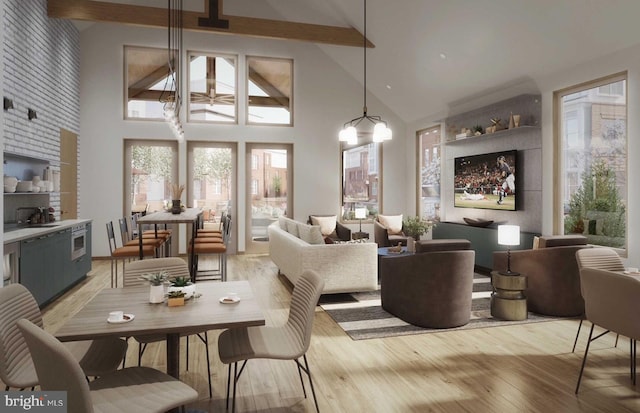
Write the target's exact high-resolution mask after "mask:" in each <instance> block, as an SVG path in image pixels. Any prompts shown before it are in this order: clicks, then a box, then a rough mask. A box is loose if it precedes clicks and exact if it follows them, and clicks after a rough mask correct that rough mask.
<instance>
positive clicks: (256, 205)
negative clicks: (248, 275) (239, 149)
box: [245, 143, 293, 253]
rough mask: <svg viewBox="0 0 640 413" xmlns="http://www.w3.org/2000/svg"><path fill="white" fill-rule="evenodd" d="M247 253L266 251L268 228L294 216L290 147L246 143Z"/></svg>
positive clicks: (291, 148)
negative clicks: (280, 219)
mask: <svg viewBox="0 0 640 413" xmlns="http://www.w3.org/2000/svg"><path fill="white" fill-rule="evenodd" d="M246 157H247V161H246V164H247V173H246V179H247V182H246V188H247V197H246V199H247V208H246V211H247V225H246V234H245V235H246V238H245V239H246V243H245V246H246V252H247V253H266V252H268V250H269V234H268V232H267V227H268V226H269V225H270V224H272V223H273V222H275V221H277V220H278V217H280V216H281V215H285V216H288V217H293V202H292V200H293V146H292V145H286V144H258V143H247V149H246Z"/></svg>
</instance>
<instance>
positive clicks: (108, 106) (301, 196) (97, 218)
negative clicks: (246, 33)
mask: <svg viewBox="0 0 640 413" xmlns="http://www.w3.org/2000/svg"><path fill="white" fill-rule="evenodd" d="M184 36H185V39H184V40H185V41H184V45H185V46H184V48H185V50H195V51H211V52H221V53H232V54H238V55H239V57H240V59H239V69H240V72H239V85H240V86H241V87H240V93H242V91H244V80H243V79H244V63H245V61H244V57H245V56H246V55H258V56H273V57H284V58H292V59H293V60H294V112H293V113H294V126H293V127H277V126H262V127H260V126H245V125H243V119H242V118H241V119H240V122H239V124H238V125H203V124H186V123H184V122H183V125H184V129H185V135H186V139H188V140H221V141H233V142H238V153H239V163H238V172H239V173H238V194H239V200H238V204H239V205H238V206H239V207H240V209H239V210H238V211H237V216H238V217H241V218H242V217H244V216H245V211H244V209H243V208H242V206H243V202H244V191H245V189H244V178H245V174H244V168H245V159H244V150H245V143H246V142H279V143H293V145H294V201H293V202H294V218H296V219H299V220H305V219H306V217H307V216H308V215H309V214H311V213H319V214H321V213H338V212H339V207H340V200H341V196H340V187H341V185H340V149H339V145H338V140H337V133H338V131H339V129H340V128H341V127H342V125H343V123H344V122H345V121H347V120H350V119H352V118H354V117H356V116H359V115H360V114H361V111H362V86H361V84H360V83H359V80H357V79H353V78H352V77H350V76H349V75H348V74H346V72H344V70H343V69H341V68H340V67H339V66H338V65H336V64H335V63H333V61H331V60H329V59H328V58H327V57H326V55H324V53H322V52H321V51H320V49H319V48H318V47H316V46H314V45H312V44H309V43H301V42H286V41H276V40H268V39H253V38H246V37H236V36H224V35H211V34H202V33H193V32H185V34H184ZM123 45H138V46H152V47H162V48H164V47H166V32H165V31H163V30H158V29H145V28H136V27H129V26H123V25H117V26H115V25H109V24H95V25H93V26H92V27H90V28H89V29H87V30H85V31H83V32H81V35H80V46H81V65H80V66H81V75H80V102H81V115H80V116H81V126H80V140H81V144H82V153H81V158H82V162H81V166H80V175H81V176H82V180H81V186H80V191H79V192H80V198H81V204H82V205H83V206H85V208H84V211H87V214H86V215H87V216H86V218H92V219H94V223H95V224H94V228H95V229H94V235H93V251H94V252H93V255H94V256H106V255H108V244H107V238H106V236H105V233H104V232H105V231H104V229H103V228H104V225H105V223H106V222H107V221H110V220H116V219H117V218H118V217H120V216H121V215H122V214H123V194H122V185H123V173H122V159H123V144H122V141H123V139H124V138H140V139H145V138H148V139H172V135H171V131H170V129H169V127H168V126H167V125H166V124H164V123H163V122H150V121H125V120H123V71H124V69H123ZM183 90H184V89H183ZM367 103H368V107H369V113H371V114H376V115H381V116H382V117H383V118H384V119H385V120H387V121H388V122H389V123H390V127H391V128H392V129H393V131H394V136H395V138H394V140H393V141H391V142H388V143H385V144H384V149H383V168H384V175H383V211H389V212H396V211H397V212H404V211H405V202H404V201H405V186H404V185H403V184H402V183H403V182H404V181H405V173H406V170H405V168H404V167H403V165H404V164H405V146H404V145H405V143H404V139H403V137H404V136H406V129H405V125H404V123H403V122H402V121H401V120H399V119H398V118H397V117H396V116H395V115H394V114H393V113H391V112H390V111H389V109H388V108H386V107H385V106H384V105H383V104H382V103H381V102H379V101H377V100H376V99H375V98H373V97H371V95H370V96H369V97H368V102H367ZM243 105H244V99H242V97H241V100H240V102H239V107H240V108H242V107H243ZM240 112H241V113H242V109H240ZM185 150H186V144H182V145H181V146H180V152H181V157H180V159H181V160H182V163H181V170H180V179H181V180H182V182H184V180H185V179H186V170H185V168H186V166H185V163H184V159H186V158H185V156H184V152H185ZM237 222H238V244H239V245H238V250H239V251H243V250H244V235H243V234H244V230H245V227H244V224H243V219H239V220H237Z"/></svg>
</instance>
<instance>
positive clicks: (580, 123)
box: [555, 73, 627, 249]
mask: <svg viewBox="0 0 640 413" xmlns="http://www.w3.org/2000/svg"><path fill="white" fill-rule="evenodd" d="M626 77H627V76H626V73H623V74H618V75H614V76H610V77H607V78H604V79H599V80H595V81H593V82H590V83H589V84H587V85H581V86H578V87H574V88H569V89H566V90H563V91H558V92H556V93H555V99H556V102H557V108H558V113H556V119H557V123H558V125H557V130H558V132H559V133H557V134H556V137H555V139H556V147H557V148H558V150H557V154H556V163H557V170H558V171H559V172H560V173H559V176H558V179H559V180H560V181H561V182H562V184H561V185H559V186H558V188H559V190H558V192H557V193H556V198H555V199H556V202H555V205H556V215H555V223H556V230H557V232H559V233H564V234H572V233H579V234H583V235H585V236H586V237H587V239H588V242H589V243H590V244H595V245H603V246H610V247H614V248H620V249H625V248H626V233H627V223H626V222H627V214H626V209H627V207H626V206H627V98H626V90H627V87H626Z"/></svg>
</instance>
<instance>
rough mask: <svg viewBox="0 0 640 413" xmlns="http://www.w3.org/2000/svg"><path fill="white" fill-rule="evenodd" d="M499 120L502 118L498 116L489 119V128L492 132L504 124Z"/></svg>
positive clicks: (500, 128) (501, 127) (502, 127)
mask: <svg viewBox="0 0 640 413" xmlns="http://www.w3.org/2000/svg"><path fill="white" fill-rule="evenodd" d="M501 122H502V119H500V118H492V119H491V123H492V125H491V129H492V130H493V132H496V131H499V130H502V129H504V125H503V124H502V123H501Z"/></svg>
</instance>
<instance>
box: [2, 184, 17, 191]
mask: <svg viewBox="0 0 640 413" xmlns="http://www.w3.org/2000/svg"><path fill="white" fill-rule="evenodd" d="M4 192H16V186H15V185H5V186H4Z"/></svg>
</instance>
